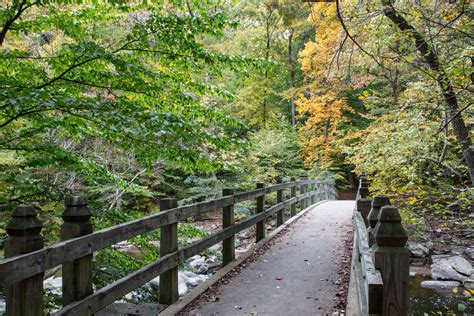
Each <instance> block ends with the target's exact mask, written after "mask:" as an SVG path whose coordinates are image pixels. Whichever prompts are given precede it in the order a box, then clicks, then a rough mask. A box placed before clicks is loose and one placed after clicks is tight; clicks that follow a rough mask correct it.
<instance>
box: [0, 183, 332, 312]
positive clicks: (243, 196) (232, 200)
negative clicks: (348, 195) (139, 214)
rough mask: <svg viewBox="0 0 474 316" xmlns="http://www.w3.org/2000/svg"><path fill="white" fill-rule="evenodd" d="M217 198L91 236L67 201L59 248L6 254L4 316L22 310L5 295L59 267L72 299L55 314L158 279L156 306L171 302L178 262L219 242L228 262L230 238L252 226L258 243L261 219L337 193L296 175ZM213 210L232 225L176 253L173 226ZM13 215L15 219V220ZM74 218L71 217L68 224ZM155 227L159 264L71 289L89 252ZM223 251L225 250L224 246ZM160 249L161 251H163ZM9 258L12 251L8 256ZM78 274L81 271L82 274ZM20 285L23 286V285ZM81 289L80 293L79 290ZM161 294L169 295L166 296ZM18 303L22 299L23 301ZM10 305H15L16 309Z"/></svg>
mask: <svg viewBox="0 0 474 316" xmlns="http://www.w3.org/2000/svg"><path fill="white" fill-rule="evenodd" d="M297 188H299V190H300V194H298V195H296V189H297ZM285 189H291V196H290V198H288V199H286V200H283V190H285ZM275 192H276V193H277V204H275V205H273V206H271V207H268V208H267V209H265V208H264V206H265V205H264V202H265V201H264V199H265V196H266V195H267V194H271V193H275ZM223 195H225V196H223V197H220V198H216V199H213V200H210V201H205V202H199V203H194V204H190V205H185V206H179V207H168V206H166V207H165V206H163V208H162V209H163V210H162V211H160V212H159V213H156V214H152V215H149V216H146V217H143V218H140V219H137V220H134V221H130V222H126V223H122V224H119V225H116V226H112V227H109V228H106V229H102V230H99V231H96V232H85V231H86V230H87V229H86V230H84V232H83V233H81V232H80V230H81V229H79V230H78V227H79V228H81V227H82V228H83V227H86V226H87V227H89V226H90V227H91V225H90V221H89V217H90V215H87V214H88V213H87V212H88V211H87V210H86V206H85V202H84V203H82V202H81V203H82V204H81V203H79V202H78V201H82V200H81V199H80V198H77V199H73V202H71V203H70V205H69V206H68V204H67V205H66V211H65V213H63V218H64V220H65V224H63V226H64V227H63V228H62V233H61V234H62V238H63V237H64V238H63V239H67V238H71V239H68V240H64V241H62V242H60V243H57V244H54V245H51V246H47V247H44V248H41V247H36V248H39V249H37V250H35V251H31V250H29V251H31V252H28V251H25V252H28V253H25V254H19V255H18V253H14V256H12V257H9V255H7V257H9V258H6V259H4V260H2V261H0V284H2V286H3V287H5V288H6V289H7V291H6V292H7V315H13V314H16V315H17V314H18V315H20V314H21V312H17V313H15V312H12V311H13V310H14V309H15V308H17V310H18V311H19V310H21V309H22V307H21V306H20V305H21V304H19V303H18V302H16V303H15V302H13V303H12V297H11V296H9V293H13V292H14V291H13V288H14V287H17V286H20V284H23V283H25V282H29V281H28V280H29V278H35V277H38V276H41V279H42V275H43V273H44V272H45V271H47V270H49V269H52V268H54V267H56V266H59V265H63V293H65V292H68V293H72V294H71V295H70V297H67V298H65V297H64V296H63V303H64V304H63V305H64V306H63V308H62V309H61V310H59V311H58V312H57V313H56V314H55V315H91V314H93V313H95V312H97V311H99V310H101V309H102V308H104V307H106V306H107V305H109V304H111V303H113V302H114V301H116V300H118V299H120V298H121V297H123V296H124V295H126V294H127V293H130V292H131V291H133V290H134V289H136V288H138V287H140V286H142V285H144V284H145V283H147V282H149V281H150V280H152V279H153V278H155V277H156V276H158V275H167V276H171V277H170V280H171V281H170V282H171V283H170V284H171V285H170V286H167V285H165V284H166V282H165V281H163V282H161V283H162V284H163V287H164V288H163V289H160V297H161V295H162V293H164V294H163V295H164V296H163V300H165V301H166V302H161V301H160V303H163V304H170V303H173V302H174V301H176V299H177V298H176V296H177V287H176V288H174V287H173V282H174V281H176V283H177V266H178V264H179V263H182V262H184V261H185V260H186V259H188V258H190V257H192V256H194V255H196V254H199V253H201V252H203V251H205V250H206V249H208V248H209V247H212V246H213V245H215V244H217V243H219V242H223V241H224V242H227V245H228V242H229V241H230V240H231V241H232V248H231V249H230V250H229V249H228V250H227V252H226V254H224V252H223V255H224V256H227V258H224V260H223V261H224V262H226V261H229V260H232V259H233V258H235V253H234V249H233V238H234V237H233V236H234V235H235V234H236V233H238V232H241V231H242V230H245V229H248V228H250V227H252V226H253V225H257V237H256V238H257V241H258V240H259V239H261V238H262V236H263V235H264V234H265V232H264V228H263V233H262V227H264V226H262V225H263V224H262V223H264V221H265V219H266V218H268V217H269V216H272V215H273V214H275V213H278V216H277V226H278V225H281V223H282V218H283V210H290V209H291V215H292V216H293V215H295V214H294V205H295V204H296V203H300V206H301V209H303V208H305V207H306V206H308V205H309V204H312V203H314V202H315V201H316V198H319V199H328V198H330V197H331V196H332V197H336V196H337V191H336V190H335V188H334V187H333V185H332V184H330V183H328V182H321V181H316V180H314V179H306V178H305V177H304V176H302V179H301V180H295V179H292V181H290V182H283V183H282V182H281V181H280V183H278V184H275V185H272V186H269V187H263V185H259V186H258V187H257V189H256V190H252V191H248V192H241V193H235V194H231V195H226V194H223ZM168 200H170V199H168ZM251 200H256V201H257V209H256V214H255V215H252V216H250V217H248V218H247V219H245V220H242V221H240V222H237V223H234V222H233V207H234V205H235V204H238V203H242V202H245V201H251ZM74 201H75V202H74ZM309 201H311V203H308V202H309ZM76 202H77V203H76ZM74 203H76V204H74ZM160 204H161V203H160ZM176 204H177V203H176V202H174V204H173V203H172V204H170V205H172V206H176ZM259 205H260V206H259ZM160 208H161V207H160ZM229 208H230V209H229ZM84 210H85V211H84ZM215 210H227V211H228V210H232V212H231V213H228V212H227V213H226V214H232V223H233V224H232V225H230V226H228V227H225V226H224V227H223V229H222V230H220V231H218V232H216V233H214V234H212V235H210V236H208V237H205V238H203V239H201V240H198V241H196V242H194V243H192V244H191V245H188V246H186V247H183V248H180V249H178V247H177V233H176V227H177V226H176V225H177V223H178V222H180V221H183V220H185V219H187V218H189V217H193V216H197V215H203V214H205V213H208V212H211V211H215ZM68 212H69V213H68ZM84 212H86V213H84ZM224 212H226V211H224ZM66 213H67V214H66ZM25 214H26V215H25ZM71 214H72V215H71ZM74 214H75V215H74ZM84 214H86V215H84ZM13 216H14V220H12V221H11V222H15V223H16V222H18V220H19V219H20V220H21V219H23V218H25V220H26V218H27V217H28V221H30V220H31V218H35V216H36V215H35V212H34V211H27V212H26V213H25V212H24V211H21V212H17V213H16V215H15V212H14V215H13ZM15 216H17V217H16V219H15ZM71 216H72V217H71ZM74 216H77V217H76V218H75V219H74V218H73V217H74ZM71 218H72V219H71ZM81 221H82V222H81ZM68 223H69V224H68ZM68 225H69V226H68ZM71 225H72V226H74V225H76V226H74V227H75V228H71V227H72V226H71ZM81 225H82V226H81ZM84 225H85V226H84ZM12 227H13V226H12ZM68 227H69V228H68ZM10 228H11V227H10ZM157 228H162V232H161V234H162V240H161V242H162V256H161V258H160V259H159V260H157V261H155V262H153V263H151V264H149V265H147V266H144V267H142V268H141V269H139V270H136V271H134V272H133V273H131V274H129V275H127V276H125V277H123V278H121V279H119V280H117V281H115V282H113V283H112V284H109V285H107V286H105V287H103V288H101V289H99V290H97V291H95V292H94V291H92V281H90V282H89V284H88V285H78V284H77V283H78V282H77V280H78V278H91V275H90V272H91V263H92V254H93V253H94V252H97V251H100V250H102V249H104V248H107V247H110V246H112V245H115V244H117V243H119V242H121V241H124V240H127V239H130V238H132V237H135V236H138V235H141V234H144V233H147V232H150V231H153V230H155V229H157ZM63 229H64V231H65V232H66V233H64V235H63ZM68 229H69V230H70V231H71V233H70V234H69V235H68V234H67V231H68ZM259 229H260V232H259ZM8 230H9V229H8V226H7V231H8ZM10 231H12V232H13V230H12V229H10ZM31 232H32V230H29V231H28V233H27V234H32V236H30V237H31V238H30V239H38V238H41V237H40V235H39V231H38V232H37V233H36V234H37V235H34V234H33V233H31ZM13 233H14V232H13ZM14 234H16V233H14ZM262 234H263V235H262ZM8 238H10V239H11V240H10V241H9V242H10V243H15V242H20V243H21V242H22V241H21V240H22V239H21V238H16V236H13V235H12V236H11V237H8ZM165 240H166V242H165ZM41 246H42V245H41ZM226 247H227V248H229V246H226ZM165 248H166V249H167V250H166V251H165ZM33 250H34V249H33ZM229 251H230V252H229ZM6 253H7V251H6ZM9 253H12V252H11V251H10V252H9ZM20 253H21V252H20ZM229 256H230V257H229ZM71 265H75V268H68V270H67V271H68V272H67V273H72V274H74V275H72V276H71V275H66V276H65V273H66V272H65V271H64V269H65V267H71ZM81 269H83V270H84V271H82V270H81ZM70 271H75V272H70ZM81 271H82V272H81ZM173 271H175V272H176V276H173V273H174V272H173ZM172 272H173V273H172ZM170 273H171V274H170ZM163 279H166V278H163ZM174 279H176V280H174ZM74 280H75V281H74ZM36 283H38V282H36ZM79 283H81V282H79ZM86 283H87V282H86ZM25 284H26V283H25ZM28 284H29V283H28ZM41 285H42V284H41ZM22 286H25V285H24V284H23V285H22ZM81 286H82V288H80V287H81ZM65 287H66V288H71V287H73V288H75V287H79V288H80V289H75V290H68V289H65ZM165 287H166V288H165ZM38 288H39V285H38V284H35V285H34V289H36V290H34V291H39V289H38ZM9 291H10V292H9ZM175 292H176V293H175ZM166 293H168V294H169V295H171V296H169V297H168V296H166V295H167V294H166ZM24 299H25V300H26V299H27V298H24ZM13 305H15V306H16V307H15V306H13ZM9 306H10V308H9ZM12 306H13V307H12ZM38 306H40V305H38ZM23 309H24V307H23Z"/></svg>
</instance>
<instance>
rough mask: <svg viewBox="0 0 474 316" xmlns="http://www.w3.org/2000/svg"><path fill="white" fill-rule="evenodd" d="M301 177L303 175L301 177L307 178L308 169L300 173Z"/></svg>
mask: <svg viewBox="0 0 474 316" xmlns="http://www.w3.org/2000/svg"><path fill="white" fill-rule="evenodd" d="M300 177H301V178H307V177H308V173H307V172H306V171H302V172H301V173H300Z"/></svg>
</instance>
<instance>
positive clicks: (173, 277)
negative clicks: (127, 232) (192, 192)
mask: <svg viewBox="0 0 474 316" xmlns="http://www.w3.org/2000/svg"><path fill="white" fill-rule="evenodd" d="M177 206H178V201H177V200H176V199H173V198H162V199H161V200H160V211H161V212H163V211H166V210H169V209H172V208H175V207H177ZM175 251H178V223H173V224H169V225H164V226H162V227H161V229H160V255H161V256H164V255H167V254H169V253H172V252H175ZM178 299H179V295H178V262H176V266H175V267H173V268H171V269H170V270H168V271H166V272H164V273H163V274H161V275H160V303H161V304H166V305H171V304H173V303H175V302H177V301H178Z"/></svg>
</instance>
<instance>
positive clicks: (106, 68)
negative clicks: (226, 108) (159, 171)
mask: <svg viewBox="0 0 474 316" xmlns="http://www.w3.org/2000/svg"><path fill="white" fill-rule="evenodd" d="M61 3H62V2H61V1H58V2H51V1H46V2H41V1H38V2H32V1H27V0H24V1H13V2H12V3H11V4H9V5H7V7H6V8H5V9H4V10H2V11H1V13H0V14H1V16H0V21H2V31H1V32H0V34H1V36H0V40H1V42H0V43H1V44H2V49H1V50H0V60H2V62H1V63H0V73H1V74H0V87H1V91H0V96H1V98H0V99H1V100H2V102H1V104H0V117H1V120H0V128H1V130H0V150H1V157H2V161H1V163H2V170H3V171H4V173H2V174H3V175H4V176H5V178H4V179H2V180H3V181H2V196H3V198H2V199H3V200H5V199H10V200H12V199H19V200H21V201H25V200H28V198H29V197H35V198H37V197H38V196H37V195H38V194H43V195H48V192H45V190H46V187H44V186H42V185H40V184H39V182H41V183H43V180H44V179H45V178H44V177H40V179H41V180H40V181H39V179H36V180H35V178H34V174H35V172H36V171H39V170H43V171H46V170H49V171H54V172H56V171H57V170H67V171H69V172H73V173H74V174H77V175H79V177H80V178H81V179H82V180H83V181H86V182H89V183H110V182H112V183H115V184H116V185H118V186H119V189H120V190H122V189H126V190H132V189H133V188H135V189H138V188H137V186H136V185H135V184H134V183H133V182H134V181H133V179H134V177H133V173H132V174H131V175H130V178H128V179H121V178H120V176H119V175H118V174H115V173H114V172H113V170H112V168H110V165H103V164H101V163H100V160H98V159H95V157H94V155H95V153H94V152H93V151H91V144H93V143H95V142H98V141H100V142H101V143H102V148H116V149H119V150H118V151H117V153H119V152H120V150H124V151H128V152H131V153H132V158H133V160H134V161H135V162H136V163H138V164H139V165H140V167H139V168H141V169H139V170H137V172H139V171H140V170H142V169H143V168H144V169H146V170H148V171H150V170H153V169H155V168H157V166H158V165H160V164H162V163H166V164H172V165H175V166H179V167H181V168H184V169H187V170H192V169H202V170H209V169H212V168H216V167H217V166H218V165H219V162H218V161H211V159H210V158H209V156H208V150H207V149H208V148H211V149H215V150H225V149H229V148H232V147H233V146H236V145H237V146H238V144H239V143H241V141H240V140H239V139H237V138H236V137H235V136H236V133H237V132H238V130H239V129H242V128H243V125H242V124H241V123H240V122H238V121H237V120H235V119H233V118H231V117H230V116H229V115H227V114H225V113H222V112H220V111H218V110H216V109H213V108H210V107H207V106H206V105H204V104H202V102H201V98H202V96H205V95H220V96H221V97H225V98H226V97H230V94H229V93H227V92H226V91H225V90H223V89H221V88H218V87H217V86H213V85H211V84H206V83H205V82H204V81H203V80H202V78H203V77H205V76H206V75H207V74H208V73H213V74H214V75H215V76H219V75H220V74H222V71H223V70H224V69H238V68H240V67H242V66H248V65H252V64H255V61H254V60H253V59H249V58H244V57H234V56H229V55H224V54H221V53H217V52H215V51H212V50H209V49H207V48H205V47H204V45H203V44H202V43H200V41H199V39H200V37H201V36H203V35H206V36H220V35H222V30H223V29H224V28H225V27H232V26H233V23H232V22H231V21H229V20H228V19H227V17H226V15H225V14H224V13H223V12H217V13H216V12H214V10H207V2H200V1H196V8H198V10H196V11H195V12H194V14H193V15H192V16H191V15H190V14H189V13H188V12H187V8H186V7H185V6H184V5H182V4H180V2H179V1H178V2H176V3H175V2H170V3H169V4H166V5H165V4H157V5H153V6H150V5H134V4H131V5H124V4H120V5H115V4H114V3H106V4H94V5H93V6H90V5H79V4H78V5H68V6H64V5H62V4H61ZM66 144H70V145H66ZM12 158H14V159H12ZM25 170H28V172H26V173H25V172H24V171H25ZM142 174H144V173H140V175H142ZM21 175H22V176H21ZM38 181H39V182H38ZM27 188H28V189H27ZM46 191H48V190H46Z"/></svg>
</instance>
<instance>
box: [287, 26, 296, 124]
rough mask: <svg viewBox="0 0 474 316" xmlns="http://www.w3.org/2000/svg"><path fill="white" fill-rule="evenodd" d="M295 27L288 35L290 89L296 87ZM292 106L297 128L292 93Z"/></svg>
mask: <svg viewBox="0 0 474 316" xmlns="http://www.w3.org/2000/svg"><path fill="white" fill-rule="evenodd" d="M294 31H295V30H294V29H293V28H292V29H290V36H289V37H288V63H289V65H290V89H293V88H294V87H295V64H294V62H293V34H294ZM290 107H291V126H293V129H295V128H296V109H295V96H294V95H292V96H291V99H290Z"/></svg>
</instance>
